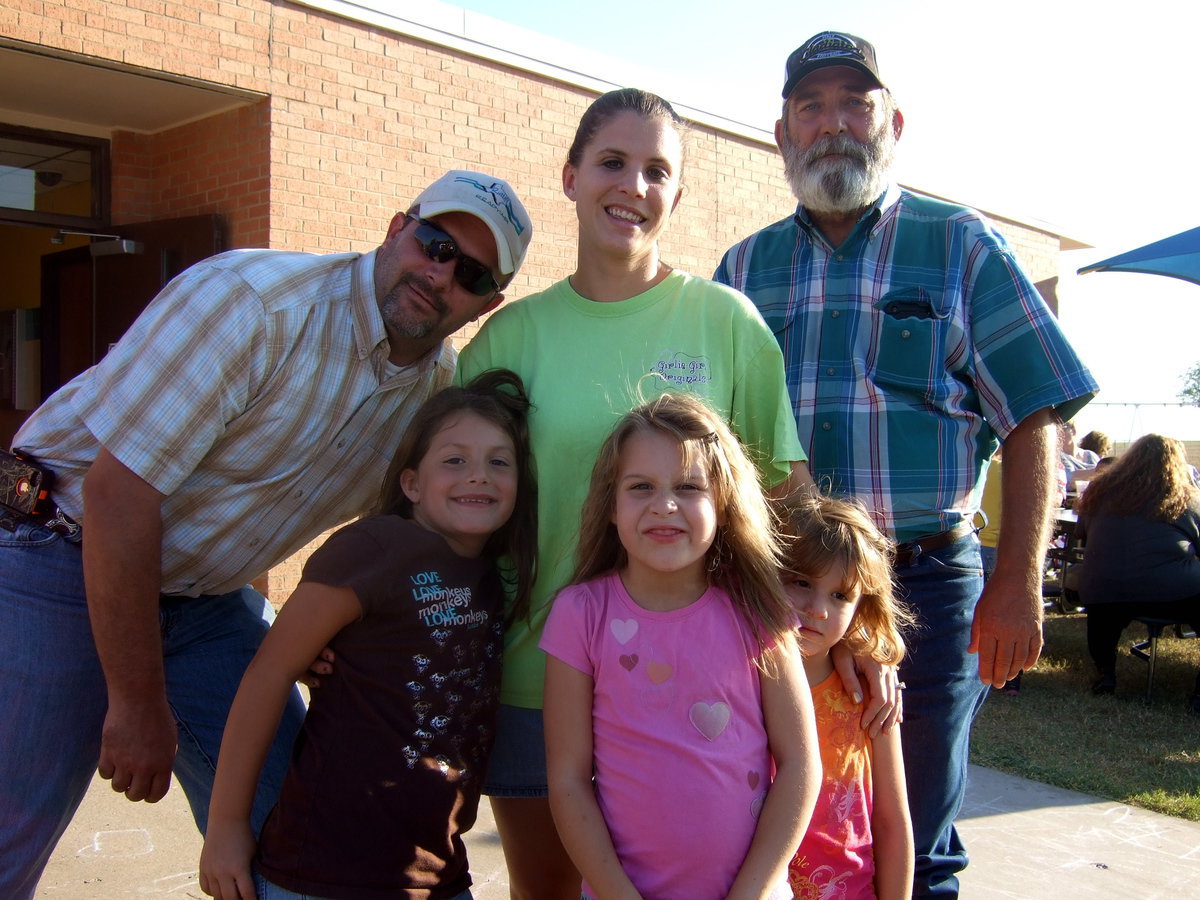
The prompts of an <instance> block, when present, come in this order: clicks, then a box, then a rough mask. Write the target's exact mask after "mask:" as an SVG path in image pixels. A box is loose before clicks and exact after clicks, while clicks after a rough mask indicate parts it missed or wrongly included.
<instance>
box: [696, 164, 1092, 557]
mask: <svg viewBox="0 0 1200 900" xmlns="http://www.w3.org/2000/svg"><path fill="white" fill-rule="evenodd" d="M714 277H715V279H716V280H717V281H720V282H723V283H725V284H728V285H731V286H732V287H734V288H736V289H737V290H739V291H742V292H743V293H745V294H746V295H747V296H749V297H750V299H751V300H753V301H754V304H755V305H756V306H757V307H758V309H759V311H760V312H761V313H762V315H763V318H764V319H766V322H767V325H768V326H770V328H771V330H772V331H773V332H774V333H775V337H776V339H777V340H778V341H779V344H780V347H781V348H782V349H783V355H784V363H785V366H786V368H787V381H788V387H789V390H790V391H791V395H792V402H793V405H794V407H795V412H796V420H797V423H798V425H799V432H800V440H801V443H803V445H804V446H805V447H806V448H807V450H808V455H809V466H810V467H811V469H812V473H813V476H814V478H816V479H817V483H818V484H819V485H821V486H822V487H823V488H828V489H830V490H832V491H833V492H834V493H838V494H844V495H853V496H856V497H858V498H859V499H861V500H862V501H863V502H864V503H866V504H867V506H868V508H870V509H872V510H874V511H875V516H876V521H877V523H878V524H879V525H880V526H881V527H882V528H884V529H885V530H886V531H887V532H888V533H890V534H891V535H893V536H894V537H895V538H896V539H897V540H901V541H906V540H912V539H913V538H916V537H920V536H922V535H926V534H932V533H936V532H939V531H943V530H945V529H948V528H952V527H954V526H955V525H957V524H958V523H959V522H961V521H962V520H963V519H964V518H967V517H969V516H971V515H972V514H973V513H974V510H975V509H977V508H978V504H979V496H980V493H981V492H982V480H983V472H984V470H985V468H986V463H987V461H988V460H989V459H990V458H991V455H992V453H993V452H994V451H995V449H996V446H997V444H998V443H999V442H1000V441H1003V440H1004V439H1005V438H1006V437H1007V436H1008V434H1009V433H1010V432H1011V431H1012V430H1013V429H1014V428H1015V427H1016V426H1017V425H1018V424H1019V423H1020V422H1021V421H1022V420H1023V419H1025V418H1026V417H1027V416H1028V415H1030V414H1031V413H1033V412H1036V411H1037V410H1039V409H1042V408H1044V407H1047V406H1051V407H1054V408H1055V409H1056V410H1057V411H1058V414H1059V415H1060V416H1062V417H1063V418H1064V419H1066V418H1069V417H1070V416H1072V415H1074V414H1075V412H1076V411H1078V410H1079V409H1080V408H1081V407H1083V406H1084V404H1086V403H1087V402H1088V400H1090V399H1091V397H1092V396H1093V394H1094V393H1095V392H1096V390H1097V385H1096V382H1095V380H1094V379H1093V378H1092V375H1091V373H1090V372H1088V370H1087V369H1086V368H1085V367H1084V365H1083V364H1082V363H1081V362H1080V360H1079V358H1078V357H1077V356H1076V355H1075V352H1074V350H1072V348H1071V346H1070V344H1068V343H1067V340H1066V338H1065V337H1064V335H1063V333H1062V330H1061V329H1060V328H1059V325H1058V322H1057V320H1056V319H1055V318H1054V316H1053V314H1052V313H1051V312H1050V310H1049V308H1048V307H1047V306H1046V303H1045V301H1044V300H1043V299H1042V297H1041V295H1040V294H1038V292H1037V289H1036V288H1035V287H1034V286H1033V284H1032V282H1030V280H1029V278H1028V276H1026V275H1025V273H1024V272H1023V271H1021V268H1020V266H1019V265H1018V264H1017V260H1016V258H1015V256H1014V255H1013V253H1012V251H1011V250H1009V248H1008V246H1007V244H1006V243H1005V241H1004V238H1003V237H1001V236H1000V234H999V233H997V232H996V231H995V230H994V229H992V228H991V227H990V226H989V225H988V224H987V222H986V221H985V220H984V219H983V218H982V217H981V216H980V215H979V214H978V213H976V212H974V211H973V210H970V209H966V208H964V207H961V206H956V205H954V204H950V203H946V202H944V201H941V200H934V199H931V198H928V197H919V196H915V195H913V194H910V193H908V192H907V191H903V190H901V189H899V188H897V187H895V186H892V187H889V188H888V190H887V192H886V193H885V194H884V195H883V197H882V198H881V199H880V202H879V204H878V205H877V206H876V207H874V208H873V209H871V210H870V211H869V212H868V213H866V214H864V216H863V218H862V219H861V220H860V221H859V222H858V224H857V225H856V226H855V228H854V231H853V232H852V233H851V234H850V236H849V237H848V238H847V239H846V241H845V242H844V243H843V244H842V246H840V247H837V248H833V247H830V246H829V243H828V242H827V241H826V240H825V238H824V237H823V236H822V235H821V234H820V232H819V231H818V230H817V229H816V228H815V227H814V226H813V225H812V223H811V221H810V220H809V219H808V216H807V214H806V213H805V212H804V210H803V209H801V210H800V211H799V212H798V213H797V214H796V215H793V216H790V217H789V218H786V219H783V220H781V221H779V222H776V223H775V224H773V225H770V226H768V227H767V228H764V229H763V230H762V231H759V232H757V233H756V234H753V235H751V236H750V237H748V238H746V240H744V241H742V242H741V243H740V244H737V245H736V246H734V247H733V248H732V249H730V250H729V252H728V253H726V254H725V257H724V259H722V261H721V265H720V266H719V267H718V269H717V272H716V275H715V276H714Z"/></svg>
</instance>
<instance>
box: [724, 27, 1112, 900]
mask: <svg viewBox="0 0 1200 900" xmlns="http://www.w3.org/2000/svg"><path fill="white" fill-rule="evenodd" d="M783 97H784V101H785V102H784V105H783V114H782V117H781V118H780V120H779V122H778V123H777V124H776V126H775V138H776V141H777V142H778V144H779V148H780V150H781V151H782V153H783V157H784V160H785V167H786V174H787V178H788V181H789V183H790V184H791V187H792V190H793V192H794V193H795V195H796V197H797V199H798V200H799V201H800V203H799V207H798V208H797V210H796V212H795V214H794V215H791V216H789V217H788V218H786V219H784V220H782V221H780V222H776V223H775V224H773V225H770V226H768V227H767V228H764V229H763V230H762V231H759V232H757V233H756V234H754V235H752V236H750V237H749V238H747V239H746V240H744V241H742V242H741V243H739V244H738V245H736V246H735V247H733V248H732V249H731V250H730V251H729V252H728V253H727V254H726V255H725V258H724V259H723V260H722V263H721V265H720V267H719V268H718V270H717V273H716V276H715V277H716V279H717V280H718V281H721V282H724V283H726V284H729V285H732V286H733V287H735V288H737V289H739V290H741V291H743V292H745V293H746V294H747V295H749V296H750V298H751V299H752V300H753V301H754V303H755V304H756V305H757V306H758V308H759V310H760V311H761V312H762V314H763V317H764V318H765V319H766V321H767V323H768V325H770V326H771V328H772V329H773V330H774V332H775V336H776V338H777V339H778V340H779V343H780V345H781V346H782V348H783V353H784V357H785V360H786V365H787V376H788V383H789V386H790V389H791V392H792V399H793V403H794V405H795V411H796V418H797V421H798V424H799V430H800V438H801V441H802V442H803V443H804V446H806V447H807V448H808V450H809V455H810V457H811V459H810V466H811V468H812V473H813V476H814V478H815V479H816V481H817V483H818V485H820V486H821V487H822V488H823V489H825V490H829V491H832V492H833V493H835V494H841V495H852V496H855V497H858V498H859V499H861V500H862V501H863V502H864V503H865V504H866V505H867V506H868V507H869V508H870V509H871V510H873V511H874V515H875V518H876V521H877V522H878V523H879V525H880V526H881V527H883V528H884V529H886V530H887V532H888V533H889V534H891V535H892V536H893V537H894V538H895V539H896V540H897V541H898V542H899V545H898V549H897V553H896V562H895V574H896V578H897V581H898V582H899V584H900V585H901V587H902V589H903V590H902V593H903V594H904V595H905V596H907V599H908V602H909V603H911V604H912V606H913V608H914V610H915V612H916V613H917V615H918V617H919V619H920V625H919V627H918V628H917V629H915V630H914V631H913V633H912V634H910V635H909V644H910V646H909V653H908V656H907V657H906V658H905V661H904V662H903V663H902V666H901V672H900V675H901V678H902V679H903V681H904V683H905V684H906V686H907V690H906V691H905V694H904V757H905V769H906V775H907V779H908V794H909V802H910V806H911V809H912V816H913V830H914V837H915V840H916V849H917V866H916V884H915V893H916V894H917V895H918V896H956V895H957V892H958V879H957V875H956V873H957V872H959V871H960V870H961V869H962V868H963V867H965V865H966V862H967V858H966V854H965V852H964V849H963V846H962V844H961V842H960V841H959V838H958V835H957V833H956V831H955V829H954V824H953V820H954V817H955V815H956V814H957V812H958V810H959V806H960V804H961V800H962V794H963V790H964V787H965V774H966V764H967V750H968V739H969V733H970V724H971V720H972V719H973V718H974V716H975V713H976V712H977V711H978V709H979V706H980V705H981V703H982V702H983V699H984V696H985V695H986V691H987V687H988V686H989V685H993V686H995V687H1000V686H1001V685H1003V684H1004V683H1005V681H1007V680H1008V679H1009V678H1012V677H1013V676H1015V675H1016V674H1017V673H1018V672H1020V671H1021V670H1022V669H1025V668H1028V667H1030V666H1032V665H1033V664H1034V662H1036V661H1037V658H1038V655H1039V653H1040V652H1041V643H1042V640H1041V627H1040V626H1041V613H1042V601H1041V568H1042V561H1043V551H1044V547H1045V544H1046V537H1047V518H1048V515H1047V513H1048V508H1049V505H1050V498H1051V496H1052V494H1053V489H1054V461H1055V446H1056V439H1055V427H1056V421H1057V420H1058V419H1059V418H1060V417H1061V418H1062V419H1066V418H1069V417H1070V416H1071V415H1073V414H1074V413H1075V412H1076V411H1077V410H1078V409H1080V408H1081V407H1082V406H1083V405H1084V404H1085V403H1087V401H1088V400H1089V399H1090V398H1091V397H1092V395H1093V394H1094V392H1095V391H1096V383H1095V381H1094V380H1093V379H1092V377H1091V375H1090V374H1089V372H1088V371H1087V369H1086V368H1084V366H1083V365H1082V364H1081V363H1080V361H1079V360H1078V358H1077V357H1076V355H1075V353H1074V352H1073V351H1072V349H1071V347H1070V346H1069V345H1068V343H1067V341H1066V340H1065V338H1064V337H1063V335H1062V332H1061V331H1060V329H1059V327H1058V324H1057V322H1056V320H1055V319H1054V317H1053V315H1052V314H1051V313H1050V311H1049V309H1048V308H1047V306H1046V304H1045V302H1044V301H1043V299H1042V297H1041V296H1040V295H1039V294H1038V292H1037V290H1036V288H1035V287H1034V286H1033V284H1032V283H1031V282H1030V280H1029V278H1028V277H1027V276H1026V275H1025V274H1024V273H1023V272H1022V271H1021V269H1020V267H1019V265H1018V264H1017V260H1016V258H1015V257H1014V256H1013V254H1012V252H1011V251H1010V250H1009V249H1008V247H1007V245H1006V244H1005V242H1004V239H1003V238H1002V237H1001V236H1000V235H999V234H998V233H997V232H996V231H995V230H994V229H993V228H992V227H991V226H990V225H989V224H988V223H987V222H986V221H985V220H984V219H983V218H982V217H981V216H980V215H979V214H978V213H977V212H975V211H973V210H970V209H965V208H963V207H961V206H956V205H954V204H950V203H946V202H943V201H941V200H934V199H932V198H929V197H919V196H915V195H913V194H911V193H909V192H908V191H904V190H901V189H900V188H899V187H897V186H896V185H895V184H891V183H889V180H888V178H889V171H890V169H891V164H892V157H893V152H894V149H895V146H896V142H897V141H898V139H899V138H900V134H901V132H902V131H903V127H904V117H903V116H902V115H901V113H900V110H899V109H898V108H897V106H896V102H895V100H894V99H893V97H892V95H891V93H890V92H889V91H888V89H887V88H886V87H885V86H884V83H883V81H882V80H881V78H880V76H879V70H878V66H877V63H876V57H875V50H874V48H873V47H872V46H871V44H869V43H868V42H867V41H865V40H863V39H862V38H859V37H855V36H854V35H849V34H842V33H837V32H823V33H821V34H818V35H815V36H814V37H812V38H810V39H809V40H808V41H806V42H805V43H804V44H803V45H802V46H801V47H800V48H799V49H797V50H796V51H795V52H794V53H793V54H792V55H791V56H790V57H789V58H788V61H787V80H786V82H785V83H784V88H783ZM1001 442H1002V443H1003V444H1004V458H1005V468H1006V469H1007V470H1008V471H1009V472H1017V473H1020V477H1014V478H1011V479H1005V482H1004V493H1003V501H1002V502H1003V505H1002V510H1003V520H1004V532H1003V535H1002V537H1001V541H1000V546H999V548H998V554H997V555H998V559H997V563H996V570H995V574H994V575H993V576H992V578H991V579H990V580H989V581H988V583H987V585H986V587H985V586H984V584H983V579H982V570H981V565H980V555H979V542H978V539H977V538H976V536H975V534H974V532H973V530H972V524H971V520H972V516H973V513H974V511H975V510H976V509H977V508H978V505H979V499H980V495H981V493H982V487H983V474H984V471H985V469H986V464H987V462H988V459H989V458H990V457H991V455H992V453H993V452H994V451H995V449H996V447H997V446H998V445H999V444H1000V443H1001ZM970 654H975V657H972V656H971V655H970Z"/></svg>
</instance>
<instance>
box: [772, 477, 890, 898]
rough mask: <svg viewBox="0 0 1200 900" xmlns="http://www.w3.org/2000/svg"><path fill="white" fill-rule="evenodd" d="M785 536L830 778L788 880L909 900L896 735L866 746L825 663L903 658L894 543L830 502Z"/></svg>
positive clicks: (816, 889)
mask: <svg viewBox="0 0 1200 900" xmlns="http://www.w3.org/2000/svg"><path fill="white" fill-rule="evenodd" d="M788 526H789V527H788V531H789V532H790V534H791V537H792V541H791V543H790V545H789V549H788V552H787V563H786V565H785V567H784V571H785V575H784V588H785V590H786V591H787V595H788V597H789V598H790V599H791V601H792V604H793V606H794V607H795V609H796V612H797V613H798V614H799V617H800V652H801V653H802V654H803V655H804V670H805V672H806V673H807V675H808V680H809V683H810V684H811V685H812V694H813V706H814V708H815V710H816V716H817V735H818V739H819V741H820V746H821V766H822V773H823V774H822V781H821V792H820V796H819V797H818V798H817V807H816V811H815V812H814V813H813V817H812V822H811V823H810V824H809V826H808V832H807V834H805V835H804V840H803V841H802V842H801V843H800V849H799V850H797V851H796V854H795V857H794V858H793V859H792V862H791V864H790V865H789V866H788V881H789V882H790V883H791V886H792V890H793V891H794V892H795V896H796V897H798V898H803V900H810V898H811V900H823V898H826V897H845V898H856V900H864V898H875V897H878V898H880V900H902V898H908V897H910V896H911V895H912V880H913V836H912V823H911V821H910V819H909V814H908V797H907V794H906V792H905V784H904V763H903V760H902V758H901V756H900V730H899V728H897V727H894V726H893V727H892V728H891V729H889V730H887V731H883V732H880V734H879V736H878V737H875V738H872V737H870V735H869V734H868V732H867V731H865V730H864V729H863V727H862V725H861V722H860V719H861V717H862V704H861V703H855V702H854V699H853V698H852V697H851V696H850V695H849V694H847V693H846V690H845V688H844V687H843V686H842V682H841V679H840V678H838V676H837V674H836V673H835V672H834V669H833V662H832V660H831V659H830V656H829V650H830V648H831V647H833V645H834V644H836V643H838V642H839V641H844V642H845V643H846V645H847V646H848V648H849V649H850V650H851V651H852V652H853V653H854V655H855V657H856V658H862V657H866V658H871V659H874V660H875V661H876V662H878V663H881V664H884V665H891V666H894V665H897V664H898V663H899V662H900V658H901V657H902V656H903V655H904V641H903V639H902V638H901V636H900V627H901V626H902V625H906V624H911V622H912V615H911V613H909V612H908V610H907V609H906V608H905V607H903V606H901V605H900V604H899V603H898V601H897V600H896V598H895V596H894V594H893V591H892V565H891V554H892V547H891V542H890V541H889V540H888V538H886V537H885V536H884V535H883V534H882V533H880V531H879V529H878V528H876V527H875V525H874V523H872V521H871V519H870V517H869V516H868V515H867V512H866V510H865V509H863V507H862V506H861V505H859V504H857V503H853V502H850V501H846V500H835V499H832V498H830V497H808V498H805V499H803V500H801V501H798V502H797V503H796V504H795V505H794V508H793V509H792V510H791V512H790V515H789V518H788ZM901 687H903V685H901Z"/></svg>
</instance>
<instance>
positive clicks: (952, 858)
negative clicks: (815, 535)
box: [896, 534, 987, 897]
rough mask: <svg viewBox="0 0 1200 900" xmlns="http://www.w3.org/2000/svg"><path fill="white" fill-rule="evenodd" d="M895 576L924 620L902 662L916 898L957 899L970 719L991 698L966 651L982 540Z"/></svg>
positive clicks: (928, 557) (979, 584) (918, 561)
mask: <svg viewBox="0 0 1200 900" xmlns="http://www.w3.org/2000/svg"><path fill="white" fill-rule="evenodd" d="M896 576H897V579H898V580H899V583H900V587H901V596H902V597H904V598H905V599H907V601H908V603H909V604H910V605H911V606H912V608H913V610H914V612H916V614H917V616H918V619H919V623H918V627H917V628H916V629H914V630H913V631H911V632H910V633H909V634H908V645H909V650H908V654H907V655H906V656H905V658H904V661H903V662H902V663H901V664H900V677H901V679H903V681H904V683H905V685H906V690H905V691H904V725H903V726H902V728H901V734H902V738H903V745H904V771H905V777H906V779H907V781H908V803H909V808H910V810H911V813H912V822H913V837H914V840H915V842H916V852H917V868H916V879H915V889H914V896H915V897H957V896H958V877H957V873H958V872H960V871H962V870H963V869H964V868H966V865H967V854H966V850H965V849H964V848H963V845H962V841H961V840H960V839H959V836H958V832H957V830H956V829H955V827H954V817H955V816H957V815H958V811H959V808H960V807H961V806H962V800H963V794H964V792H965V790H966V785H967V761H968V759H967V755H968V750H969V743H970V733H971V722H972V721H973V720H974V718H975V715H976V713H978V712H979V709H980V707H981V706H982V705H983V701H984V699H985V698H986V697H987V686H986V685H984V684H983V682H981V681H980V680H979V663H978V659H977V657H976V656H975V655H974V654H970V653H968V652H967V645H968V644H969V643H970V640H971V621H972V618H973V616H974V612H975V604H976V602H977V601H978V599H979V594H980V592H981V591H982V590H983V569H982V566H981V563H980V555H979V539H978V538H977V537H976V536H975V535H974V534H969V535H967V536H966V537H964V538H962V539H960V540H958V541H956V542H955V543H953V544H951V545H949V546H948V547H943V548H942V549H940V550H935V551H933V552H932V553H927V554H922V555H920V556H918V557H916V558H914V559H913V560H912V561H911V563H910V564H909V565H906V566H903V567H901V568H898V569H897V570H896Z"/></svg>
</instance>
